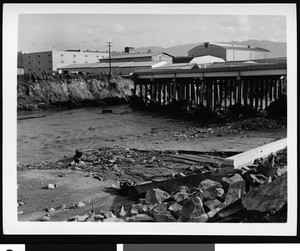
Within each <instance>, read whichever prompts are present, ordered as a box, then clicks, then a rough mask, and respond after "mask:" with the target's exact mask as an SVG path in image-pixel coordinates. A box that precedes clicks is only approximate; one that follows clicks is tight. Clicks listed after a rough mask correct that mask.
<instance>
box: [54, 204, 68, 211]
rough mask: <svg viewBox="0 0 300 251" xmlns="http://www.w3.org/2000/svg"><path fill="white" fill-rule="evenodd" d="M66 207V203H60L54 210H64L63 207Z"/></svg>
mask: <svg viewBox="0 0 300 251" xmlns="http://www.w3.org/2000/svg"><path fill="white" fill-rule="evenodd" d="M66 207H67V205H66V204H62V205H60V206H58V207H56V208H55V209H56V210H65V209H66Z"/></svg>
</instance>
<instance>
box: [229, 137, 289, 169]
mask: <svg viewBox="0 0 300 251" xmlns="http://www.w3.org/2000/svg"><path fill="white" fill-rule="evenodd" d="M285 147H287V138H285V139H281V140H277V141H275V142H272V143H269V144H266V145H264V146H260V147H257V148H254V149H252V150H249V151H246V152H243V153H240V154H237V155H234V156H231V157H229V158H226V159H224V161H223V165H224V166H226V167H232V168H235V169H240V168H242V167H243V166H247V165H251V164H253V162H254V160H255V159H258V158H264V157H267V156H268V155H270V154H271V153H275V152H277V151H279V150H281V149H284V148H285Z"/></svg>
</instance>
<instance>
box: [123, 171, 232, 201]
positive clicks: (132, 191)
mask: <svg viewBox="0 0 300 251" xmlns="http://www.w3.org/2000/svg"><path fill="white" fill-rule="evenodd" d="M227 175H232V172H231V171H230V172H228V171H227V170H225V169H224V168H218V169H217V170H216V171H213V172H205V173H201V174H193V175H188V176H185V177H179V178H176V179H168V180H163V181H156V182H152V183H146V184H142V185H136V186H131V187H126V189H123V190H122V191H121V192H123V193H126V194H128V195H131V196H134V195H137V196H140V197H141V196H143V195H144V194H145V193H146V192H147V191H148V190H149V189H155V188H159V189H161V190H163V191H166V192H167V193H172V192H174V191H177V190H178V188H179V187H181V186H186V187H187V188H193V187H197V186H198V185H199V183H200V182H201V181H203V180H205V179H211V180H214V181H216V182H222V178H223V177H224V176H227ZM125 190H126V191H125Z"/></svg>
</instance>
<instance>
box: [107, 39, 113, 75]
mask: <svg viewBox="0 0 300 251" xmlns="http://www.w3.org/2000/svg"><path fill="white" fill-rule="evenodd" d="M106 43H107V44H108V45H107V46H108V62H109V78H110V77H111V58H110V47H112V43H113V42H106Z"/></svg>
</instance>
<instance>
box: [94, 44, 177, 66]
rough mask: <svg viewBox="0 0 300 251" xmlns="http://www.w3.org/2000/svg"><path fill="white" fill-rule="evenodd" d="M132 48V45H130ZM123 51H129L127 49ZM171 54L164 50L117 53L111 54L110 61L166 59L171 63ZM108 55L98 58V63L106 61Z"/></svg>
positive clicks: (107, 60)
mask: <svg viewBox="0 0 300 251" xmlns="http://www.w3.org/2000/svg"><path fill="white" fill-rule="evenodd" d="M130 48H132V47H130ZM125 51H130V50H129V49H128V50H126V49H125ZM173 58H174V57H173V56H172V55H169V54H167V53H165V52H153V53H130V52H128V53H117V54H112V55H111V57H110V61H111V62H112V63H115V62H145V61H166V62H167V63H168V64H172V63H173ZM108 62H109V57H106V58H102V59H100V63H108Z"/></svg>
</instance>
